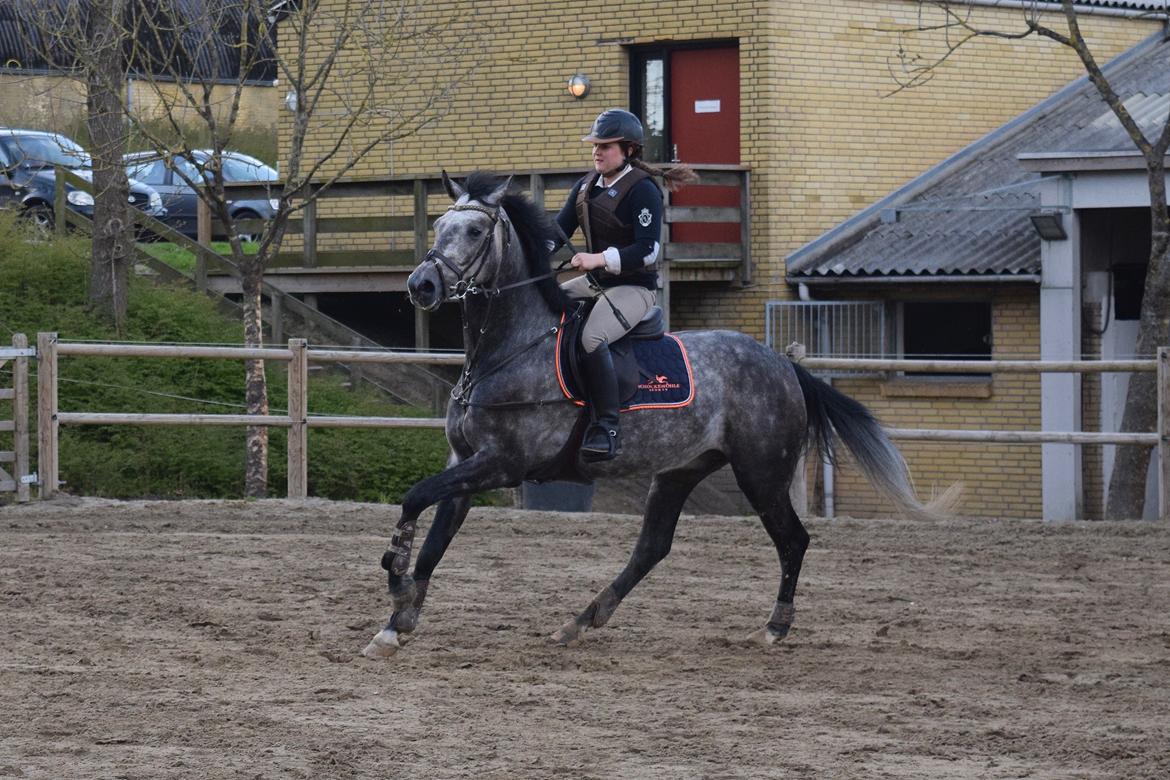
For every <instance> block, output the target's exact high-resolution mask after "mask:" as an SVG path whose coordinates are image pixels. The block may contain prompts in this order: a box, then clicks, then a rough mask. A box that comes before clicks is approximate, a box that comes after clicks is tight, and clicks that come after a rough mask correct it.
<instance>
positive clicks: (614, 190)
mask: <svg viewBox="0 0 1170 780" xmlns="http://www.w3.org/2000/svg"><path fill="white" fill-rule="evenodd" d="M605 194H606V195H608V196H609V197H611V198H616V197H617V187H610V188H609V189H608V190H606V191H605Z"/></svg>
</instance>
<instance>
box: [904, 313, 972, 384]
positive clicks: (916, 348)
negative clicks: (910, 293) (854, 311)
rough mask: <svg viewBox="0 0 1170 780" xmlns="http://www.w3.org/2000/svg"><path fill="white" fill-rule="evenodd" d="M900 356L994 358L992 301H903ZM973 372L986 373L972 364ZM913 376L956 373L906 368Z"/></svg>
mask: <svg viewBox="0 0 1170 780" xmlns="http://www.w3.org/2000/svg"><path fill="white" fill-rule="evenodd" d="M898 334H899V345H900V353H901V354H900V357H903V358H906V359H907V360H972V361H979V360H991V346H992V343H991V304H990V303H988V302H982V301H903V302H902V303H900V304H899V306H898ZM971 374H979V375H987V374H988V372H985V371H979V370H978V369H977V367H975V366H972V371H971ZM907 375H910V376H957V375H956V374H949V373H948V374H943V373H939V372H931V371H922V372H918V371H916V372H913V374H911V373H910V372H907Z"/></svg>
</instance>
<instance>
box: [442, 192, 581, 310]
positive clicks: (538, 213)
mask: <svg viewBox="0 0 1170 780" xmlns="http://www.w3.org/2000/svg"><path fill="white" fill-rule="evenodd" d="M463 186H464V188H466V190H467V194H468V196H470V198H471V199H472V200H479V201H482V200H483V199H484V198H486V197H487V196H488V195H491V194H492V192H493V191H494V190H495V189H496V187H498V186H500V178H499V177H498V176H496V175H494V174H491V173H487V172H486V171H476V172H475V173H473V174H471V175H470V176H468V177H467V180H466V181H465V182H463ZM500 205H501V206H503V208H504V211H505V212H506V213H507V214H508V219H509V220H511V222H512V227H513V228H515V230H516V235H517V236H519V237H520V248H521V249H522V250H523V252H524V259H525V261H526V262H527V264H528V277H529V278H532V277H536V276H543V275H544V274H547V273H548V272H549V271H551V270H552V268H551V266H550V261H549V258H550V256H551V253H550V251H549V246H550V245H552V246H555V245H556V244H559V243H561V242H560V241H559V240H558V238H559V236H558V234H557V229H556V227H554V226H553V223H552V219H551V218H550V217H549V216H548V214H546V213H545V211H544V209H542V208H540V207H539V206H537V205H536V204H535V203H533V202H532V201H531V200H530V199H529V198H528V197H527V196H526V195H522V194H521V193H519V192H509V193H508V194H507V195H505V196H504V197H503V199H502V200H501V201H500ZM536 288H537V289H538V290H540V294H541V295H542V296H543V297H544V301H545V303H547V304H548V308H549V310H550V311H552V312H553V313H554V314H560V313H562V312H564V311H565V310H566V309H568V303H569V302H568V298H567V297H566V296H565V293H564V291H563V290H562V289H561V287H560V285H559V284H557V280H556V277H553V276H550V277H548V278H547V279H541V280H540V281H539V282H536Z"/></svg>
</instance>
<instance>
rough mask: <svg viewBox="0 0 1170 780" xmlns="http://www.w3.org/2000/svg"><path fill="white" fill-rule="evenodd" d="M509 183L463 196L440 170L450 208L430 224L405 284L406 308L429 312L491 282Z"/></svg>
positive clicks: (499, 248)
mask: <svg viewBox="0 0 1170 780" xmlns="http://www.w3.org/2000/svg"><path fill="white" fill-rule="evenodd" d="M511 183H512V177H511V176H509V177H508V178H507V179H506V180H504V181H503V182H502V183H501V184H499V186H496V187H495V188H494V189H491V190H490V191H488V192H486V193H480V192H479V191H478V189H476V190H475V191H474V192H469V191H468V189H464V188H463V187H461V186H460V185H459V184H458V183H457V182H455V181H452V180H451V179H450V178H449V177H448V176H447V172H446V171H443V187H444V188H445V189H446V190H447V194H448V195H450V196H451V200H452V201H454V203H452V204H451V206H450V208H448V209H447V213H445V214H443V216H441V217H439V218H438V219H437V220H435V243H434V246H432V247H431V251H429V252H427V256H426V258H424V259H423V261H422V262H421V263H419V264H418V265H417V266H416V267H415V269H414V271H412V272H411V274H410V277H409V278H407V280H406V290H407V293H408V294H409V295H410V300H411V303H413V304H414V305H415V306H417V307H419V308H420V309H426V310H427V311H433V310H435V309H437V308H438V307H439V304H441V303H442V302H443V301H445V300H448V299H450V298H456V297H462V295H463V294H464V293H466V292H467V290H468V289H470V288H473V287H475V286H477V285H483V284H488V283H491V282H492V281H493V280H495V278H496V275H497V273H498V271H499V263H500V255H501V254H502V253H503V251H504V250H503V246H504V244H505V240H506V238H507V231H508V230H509V227H508V217H507V214H506V213H505V212H504V209H503V208H502V206H501V201H502V200H503V198H504V195H505V193H507V191H508V186H509V185H510V184H511Z"/></svg>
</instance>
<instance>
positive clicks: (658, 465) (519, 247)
mask: <svg viewBox="0 0 1170 780" xmlns="http://www.w3.org/2000/svg"><path fill="white" fill-rule="evenodd" d="M627 175H628V174H627ZM509 183H510V180H505V181H498V180H496V179H495V178H494V177H491V176H486V175H483V174H472V175H471V176H469V177H468V178H467V180H466V181H465V182H464V184H463V185H460V184H459V183H457V182H454V181H451V180H450V179H449V178H448V177H447V175H446V174H445V173H444V174H443V184H444V187H445V189H446V190H447V193H448V194H449V195H450V196H451V200H452V203H451V205H450V207H449V208H448V210H447V212H446V213H445V214H443V215H442V216H441V217H439V218H438V219H437V220H436V221H435V242H434V245H433V246H432V248H431V250H430V251H429V252H428V253H427V256H426V257H425V258H424V259H423V260H422V261H421V262H420V263H419V265H418V267H416V268H415V270H414V272H413V273H411V275H410V278H409V279H408V280H407V289H408V291H409V293H410V298H411V301H413V302H414V304H415V305H416V306H418V307H420V308H423V309H426V310H428V311H434V310H435V309H437V308H438V307H439V306H441V305H442V304H443V302H444V301H458V302H459V303H460V304H461V306H462V309H463V321H464V350H465V357H464V364H463V372H462V374H461V375H460V378H459V381H458V383H457V384H456V386H455V388H454V390H452V393H451V403H450V404H449V405H448V407H447V421H446V434H447V441H448V443H449V444H450V446H451V457H450V460H449V462H448V466H447V468H446V469H444V470H443V472H442V473H440V474H436V475H434V476H431V477H428V478H426V479H424V480H422V481H421V482H419V483H418V484H416V485H415V486H414V487H412V488H411V489H410V490H409V491H407V493H406V495H405V496H404V497H403V499H402V514H401V515H400V516H399V518H398V521H397V523H395V526H394V533H393V535H392V536H391V538H390V543H389V545H387V548H386V551H385V552H384V553H383V554H382V567H383V568H384V569H386V572H387V585H388V586H389V592H390V599H391V601H392V603H393V612H392V614H391V615H390V619H389V621H387V623H386V627H385V628H383V629H382V630H381V631H379V632H378V633H377V634H376V635H375V636H374V638H373V639H372V640H370V643H369V644H368V645H367V646H366V648H365V650H364V651H363V652H364V653H365V654H366V655H367V656H371V657H375V658H388V657H390V656H392V655H394V654H395V653H396V652H398V650H399V649H400V648H401V647H402V645H403V643H404V642H405V641H406V640H407V639H408V638H409V637H410V636H412V635H413V633H414V631H415V629H416V628H417V627H418V621H419V614H420V612H421V610H422V608H423V604H424V602H425V601H426V597H427V591H428V588H429V585H430V581H431V576H432V575H433V574H434V572H435V568H436V567H437V566H438V565H439V562H440V561H441V560H442V558H443V555H444V553H445V552H446V550H447V548H448V546H449V545H450V544H451V542H452V541H453V540H454V538H455V536H456V534H458V533H459V529H460V527H461V526H462V525H463V521H464V519H465V518H466V517H467V512H468V509H469V508H470V506H471V496H472V495H473V494H474V493H477V492H480V491H483V490H491V489H493V488H498V487H506V486H515V485H518V484H520V483H521V482H522V481H523V480H525V479H541V478H543V479H550V478H552V477H550V476H548V475H549V474H554V473H560V471H559V470H558V469H559V467H560V466H562V465H563V463H564V458H565V453H566V452H569V451H570V450H571V448H572V447H573V444H574V431H575V430H576V427H577V424H578V421H579V419H580V414H581V413H580V411H579V410H578V408H577V407H576V406H575V405H573V404H572V403H571V402H569V401H568V400H567V399H566V398H565V396H564V394H563V392H562V388H561V386H560V384H559V379H558V377H557V375H556V372H555V371H554V370H553V365H554V362H555V356H556V353H557V349H558V337H559V334H560V332H561V326H562V324H563V323H564V321H565V317H566V316H570V315H569V313H568V312H567V306H566V300H565V297H566V296H565V294H564V292H563V291H562V290H561V289H560V287H558V286H557V284H556V282H555V281H554V280H553V279H554V277H555V275H556V273H557V272H556V271H554V270H550V267H549V254H548V253H549V248H550V247H551V246H553V245H554V243H555V239H554V236H555V229H554V227H553V226H552V224H551V222H550V220H548V219H547V218H546V217H545V215H544V213H543V209H541V208H540V207H538V206H537V205H536V204H534V203H533V202H532V201H531V200H529V199H528V198H525V197H524V196H522V195H519V194H517V193H509V192H508V186H509ZM610 289H612V288H610ZM599 305H602V306H604V305H605V303H604V301H601V302H599ZM623 316H625V315H623ZM676 338H677V340H678V341H679V342H680V343H682V344H683V346H684V347H685V349H686V353H687V356H688V358H687V359H688V361H689V365H690V366H691V367H692V368H693V380H694V387H695V392H694V395H693V399H692V402H691V403H690V404H688V405H686V406H682V407H671V408H666V409H657V410H653V411H639V412H637V413H634V414H630V415H629V416H628V418H627V421H626V423H625V426H626V428H627V430H629V431H630V432H631V434H632V435H630V436H629V437H628V440H627V442H626V446H625V450H624V452H623V453H622V457H621V458H620V459H619V460H616V461H615V460H607V461H596V462H592V463H583V464H580V466H579V474H580V475H581V476H583V477H584V478H586V479H589V480H596V479H607V478H610V477H616V476H623V477H629V476H634V475H639V474H640V475H644V476H645V477H646V478H647V481H648V483H649V491H648V493H647V495H646V504H645V511H644V514H643V517H642V530H641V532H640V534H639V536H638V541H637V543H636V544H635V545H634V549H633V551H632V552H631V554H630V558H629V561H628V562H627V563H626V565H625V567H624V568H622V570H621V571H620V572H619V573H618V574H617V576H616V577H614V579H613V580H612V582H611V583H610V584H609V585H608V586H606V587H605V588H604V589H603V590H602V591H601V592H600V593H598V594H597V596H596V597H595V598H594V599H593V601H592V602H590V603H589V605H588V606H586V607H585V609H584V610H582V611H581V612H580V613H579V614H578V615H577V616H576V617H574V618H572V619H571V620H569V621H568V622H566V623H565V624H564V625H563V626H561V628H560V629H559V630H558V631H557V632H556V633H555V634H554V637H555V639H556V640H557V641H558V642H562V643H566V644H567V643H571V642H575V641H578V640H579V639H580V638H581V636H582V635H583V634H584V633H585V632H586V631H587V630H592V629H596V628H600V627H601V626H604V625H605V624H606V623H607V622H608V620H609V619H610V617H611V616H612V615H613V613H614V610H616V609H617V607H618V605H619V604H620V603H621V601H622V599H624V598H625V597H626V596H627V595H628V594H629V593H630V591H631V590H633V588H634V587H635V586H636V585H637V584H638V583H639V582H640V581H641V580H642V579H643V578H644V577H645V576H646V575H647V574H649V573H650V571H651V570H652V569H653V568H654V567H655V565H657V564H658V562H659V561H661V560H662V559H664V558H665V557H666V556H667V554H668V553H669V552H670V546H671V540H672V539H673V537H674V532H675V526H676V524H677V523H678V519H679V513H680V512H681V511H682V508H683V504H684V503H685V502H686V499H687V496H688V495H689V494H690V492H691V491H692V490H693V489H694V487H695V486H696V485H698V484H699V482H701V481H702V480H703V479H705V478H706V477H707V476H708V475H710V474H711V473H713V472H714V471H716V470H717V469H719V468H722V467H723V466H727V465H730V467H731V469H732V472H733V473H734V475H735V479H736V482H737V484H738V485H739V487H740V489H741V490H743V492H744V494H745V495H746V496H747V498H748V500H749V501H750V502H751V504H752V507H753V508H754V509H755V510H756V512H757V513H758V514H759V516H760V519H761V521H762V522H763V524H764V528H765V529H766V531H767V533H768V536H769V537H770V538H771V540H772V543H773V544H774V545H775V547H776V552H777V554H778V557H779V561H780V582H779V590H778V591H777V594H776V601H775V603H774V605H773V608H772V613H771V615H770V616H769V619H768V621H767V623H765V624H764V626H762V627H761V628H760V629H759V630H757V631H756V632H754V633H753V634H752V635H751V637H750V638H751V640H752V641H754V642H761V643H764V644H771V643H773V642H777V641H779V640H780V639H782V638H783V637H784V636H785V635H787V633H788V631H789V628H790V627H791V626H792V622H793V619H794V616H795V606H794V598H795V595H796V584H797V579H798V578H799V576H800V567H801V562H802V560H803V558H804V553H805V550H806V549H807V547H808V542H809V535H808V532H807V531H805V529H804V527H803V526H802V524H801V522H800V518H799V517H798V516H797V514H796V512H795V510H794V509H793V506H792V502H791V501H790V500H789V497H788V489H789V486H790V485H791V484H792V481H793V479H794V478H797V477H799V478H803V475H798V468H797V464H798V463H799V461H800V456H801V453H802V452H804V450H805V449H806V448H807V447H808V446H809V445H810V444H812V443H816V444H817V446H818V447H819V449H820V450H821V452H823V453H825V454H826V455H827V456H828V457H830V458H831V457H832V453H833V451H834V447H833V442H834V439H835V438H839V439H840V441H842V442H844V444H845V445H846V446H847V447H848V449H849V452H850V453H851V454H852V456H853V459H852V463H853V464H854V465H856V467H857V468H859V469H860V470H861V472H862V473H863V474H865V475H866V476H867V477H868V478H869V479H870V481H871V482H872V483H873V484H874V486H875V487H877V488H878V489H879V490H880V491H881V492H882V493H884V494H885V495H886V496H887V497H888V498H889V499H890V500H891V501H892V502H893V504H894V506H895V507H897V508H898V509H899V510H900V511H901V512H904V513H906V514H908V515H911V516H937V514H938V513H939V512H945V511H946V507H948V506H949V505H950V499H953V498H955V497H956V496H955V494H953V493H950V492H948V493H944V494H943V496H941V497H940V498H939V499H937V500H936V501H933V502H931V503H930V504H928V505H923V504H922V503H920V502H919V501H918V499H917V497H916V496H915V495H914V489H913V487H912V485H911V484H910V474H909V471H908V470H907V468H906V463H905V461H904V460H903V459H902V456H901V454H900V453H899V452H898V449H897V447H895V446H894V444H893V442H892V441H890V439H889V437H888V436H887V435H886V433H885V432H884V431H883V430H882V428H881V426H880V425H879V424H878V422H877V421H876V420H875V419H874V418H873V416H872V415H871V414H870V413H869V412H868V411H867V410H866V408H865V407H864V406H862V405H861V404H860V403H858V402H857V401H855V400H853V399H851V398H849V397H847V396H845V395H844V394H842V393H841V392H840V391H838V390H836V389H834V388H833V387H831V386H830V385H828V384H826V383H825V382H822V381H821V380H819V379H817V378H816V377H814V376H813V375H812V374H810V373H809V372H808V371H806V370H805V369H803V368H801V367H800V366H799V365H797V364H794V363H791V362H789V361H788V360H786V359H785V358H784V357H783V356H782V355H778V354H776V352H775V351H773V350H772V349H770V348H768V347H766V346H764V345H763V344H761V343H759V342H758V341H756V340H755V339H754V338H752V337H751V336H749V335H746V334H743V333H736V332H733V331H687V332H683V333H679V334H676ZM749 389H750V392H749ZM611 438H612V437H611ZM573 466H574V468H575V469H576V468H578V464H577V463H576V462H574V464H573ZM434 504H438V508H437V510H436V512H435V515H434V519H433V520H432V521H431V524H430V528H429V529H428V531H427V534H426V539H425V541H424V542H423V545H422V549H421V550H420V551H419V554H418V560H417V562H416V563H415V566H414V569H413V571H412V570H411V559H412V553H413V545H414V536H415V532H416V531H417V529H418V521H419V518H420V515H422V513H423V511H424V510H425V509H426V508H427V507H429V506H432V505H434ZM720 576H728V575H727V574H726V572H720ZM697 601H699V602H700V603H701V599H698V600H697Z"/></svg>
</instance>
